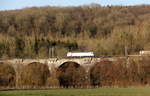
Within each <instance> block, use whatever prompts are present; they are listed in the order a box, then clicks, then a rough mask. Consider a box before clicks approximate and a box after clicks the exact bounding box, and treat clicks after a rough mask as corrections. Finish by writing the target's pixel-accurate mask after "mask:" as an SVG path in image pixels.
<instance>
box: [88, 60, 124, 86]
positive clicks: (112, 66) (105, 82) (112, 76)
mask: <svg viewBox="0 0 150 96" xmlns="http://www.w3.org/2000/svg"><path fill="white" fill-rule="evenodd" d="M90 77H91V84H92V86H95V87H96V86H97V87H99V86H101V87H102V86H109V87H111V86H124V82H125V80H126V69H125V68H124V66H123V64H122V63H121V62H112V61H109V60H104V61H101V62H98V63H96V64H95V65H94V66H93V67H92V68H91V70H90Z"/></svg>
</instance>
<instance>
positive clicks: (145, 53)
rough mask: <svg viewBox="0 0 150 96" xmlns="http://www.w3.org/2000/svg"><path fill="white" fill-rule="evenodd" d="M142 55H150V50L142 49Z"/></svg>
mask: <svg viewBox="0 0 150 96" xmlns="http://www.w3.org/2000/svg"><path fill="white" fill-rule="evenodd" d="M140 55H150V51H144V50H143V51H140Z"/></svg>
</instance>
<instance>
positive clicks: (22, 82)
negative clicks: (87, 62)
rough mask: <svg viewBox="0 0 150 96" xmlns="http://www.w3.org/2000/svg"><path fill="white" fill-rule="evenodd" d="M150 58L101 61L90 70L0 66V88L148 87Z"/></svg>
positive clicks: (71, 65)
mask: <svg viewBox="0 0 150 96" xmlns="http://www.w3.org/2000/svg"><path fill="white" fill-rule="evenodd" d="M149 62H150V59H149V57H134V58H130V59H129V60H128V62H126V60H125V58H118V59H117V60H115V61H110V60H109V59H107V58H106V59H105V58H104V59H102V60H101V61H100V62H97V63H95V64H94V65H93V66H92V67H91V68H90V69H89V70H86V68H83V67H82V66H80V65H79V64H78V63H75V62H66V63H64V64H62V65H60V66H59V67H58V68H56V67H54V66H51V68H50V69H49V67H48V65H47V64H42V63H38V62H32V63H30V64H28V65H22V64H17V66H16V67H15V69H14V67H12V64H10V63H9V62H0V66H1V67H0V88H99V87H133V86H136V87H137V86H149V85H150V70H149V69H150V64H149Z"/></svg>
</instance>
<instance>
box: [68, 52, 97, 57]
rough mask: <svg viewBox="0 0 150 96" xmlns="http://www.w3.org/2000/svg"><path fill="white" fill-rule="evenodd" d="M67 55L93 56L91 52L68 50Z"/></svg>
mask: <svg viewBox="0 0 150 96" xmlns="http://www.w3.org/2000/svg"><path fill="white" fill-rule="evenodd" d="M67 57H94V53H93V52H68V53H67Z"/></svg>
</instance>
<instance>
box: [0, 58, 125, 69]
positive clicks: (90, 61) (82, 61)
mask: <svg viewBox="0 0 150 96" xmlns="http://www.w3.org/2000/svg"><path fill="white" fill-rule="evenodd" d="M118 58H124V57H113V58H112V57H82V58H47V59H7V60H6V59H5V60H0V62H8V63H10V64H12V66H13V67H14V68H15V69H16V67H17V65H22V66H25V65H28V64H30V63H33V62H40V63H42V64H47V65H48V66H49V69H50V70H51V68H52V67H55V68H58V67H59V66H61V65H62V64H64V63H66V62H75V63H77V64H79V65H80V66H82V67H84V68H85V69H86V70H88V69H89V68H90V67H91V66H93V65H94V64H95V63H96V62H101V60H102V59H107V60H109V61H115V60H117V59H118Z"/></svg>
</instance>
